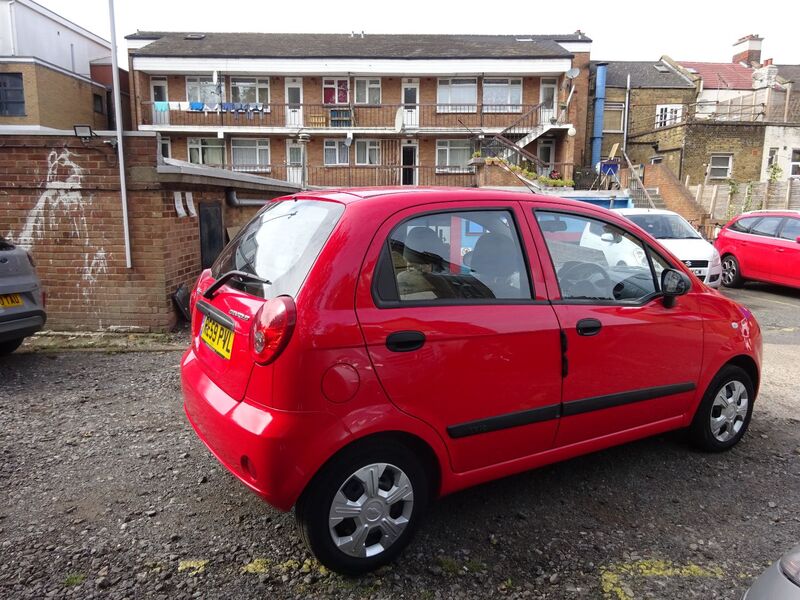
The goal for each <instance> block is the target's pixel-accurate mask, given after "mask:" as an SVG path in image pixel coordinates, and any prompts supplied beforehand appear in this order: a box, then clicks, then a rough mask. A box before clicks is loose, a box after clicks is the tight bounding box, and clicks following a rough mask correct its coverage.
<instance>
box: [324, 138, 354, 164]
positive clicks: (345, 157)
mask: <svg viewBox="0 0 800 600" xmlns="http://www.w3.org/2000/svg"><path fill="white" fill-rule="evenodd" d="M324 149H325V150H324V162H325V166H326V167H336V166H341V165H348V164H350V149H349V148H348V147H347V145H346V144H345V143H344V140H325V146H324Z"/></svg>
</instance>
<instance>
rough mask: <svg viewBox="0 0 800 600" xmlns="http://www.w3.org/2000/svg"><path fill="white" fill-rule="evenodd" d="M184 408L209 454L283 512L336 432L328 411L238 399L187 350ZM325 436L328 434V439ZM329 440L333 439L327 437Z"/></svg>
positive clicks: (183, 365) (335, 422) (337, 427)
mask: <svg viewBox="0 0 800 600" xmlns="http://www.w3.org/2000/svg"><path fill="white" fill-rule="evenodd" d="M181 384H182V387H183V397H184V410H185V411H186V416H187V417H188V419H189V423H190V424H191V425H192V427H193V428H194V430H195V432H196V433H197V435H198V436H199V437H200V439H201V440H202V441H203V443H204V444H205V445H206V446H207V447H208V449H209V450H210V451H211V453H212V454H213V455H214V456H215V457H216V458H217V460H219V461H220V462H221V463H222V464H223V466H225V468H227V469H228V470H229V471H230V472H231V473H233V474H234V475H235V476H236V477H237V478H238V479H239V480H240V481H241V482H242V483H244V484H245V485H246V486H247V487H248V488H250V489H251V490H252V491H253V492H255V493H256V494H257V495H259V496H260V497H261V498H263V499H264V500H266V501H267V502H269V503H270V504H271V505H272V506H274V507H275V508H278V509H279V510H284V511H286V510H289V509H291V507H292V506H293V505H294V503H295V501H296V500H297V498H298V497H299V495H300V494H301V492H302V491H303V488H304V487H305V486H306V484H307V483H308V481H309V480H310V479H311V477H312V476H313V474H314V473H315V472H316V470H317V469H318V468H319V466H320V465H321V464H322V463H323V462H324V461H325V460H326V459H327V458H328V455H327V454H324V453H325V451H326V449H327V448H329V446H328V445H327V444H326V443H325V438H326V437H328V436H329V435H331V434H333V435H334V438H335V437H337V436H338V435H341V434H342V433H343V432H342V431H341V424H340V422H339V420H338V419H336V418H335V417H334V416H333V415H330V414H328V413H304V412H288V411H279V410H274V409H268V408H265V407H262V406H258V405H255V404H253V403H251V402H249V401H248V399H247V398H245V399H244V400H243V401H241V402H239V401H237V400H234V399H233V398H231V397H230V396H229V395H228V394H226V393H225V392H224V391H223V390H222V389H220V388H219V387H218V386H217V385H216V384H215V383H214V382H213V381H211V379H209V377H208V376H207V375H206V374H205V372H204V371H203V369H202V366H201V365H200V363H199V361H198V359H197V357H196V356H195V354H194V351H193V350H192V349H189V350H188V351H187V352H186V354H184V357H183V360H182V362H181ZM329 439H330V438H329ZM331 441H333V440H331Z"/></svg>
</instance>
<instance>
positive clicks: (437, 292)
mask: <svg viewBox="0 0 800 600" xmlns="http://www.w3.org/2000/svg"><path fill="white" fill-rule="evenodd" d="M389 250H390V254H391V262H392V266H393V270H394V276H395V281H396V283H397V292H398V295H399V300H400V301H428V300H430V301H434V302H435V301H446V300H452V299H460V300H487V299H493V298H496V299H530V298H531V297H532V296H531V286H530V283H529V280H528V274H527V271H526V269H525V260H524V258H523V253H522V248H521V246H520V242H519V237H518V236H517V230H516V227H515V226H514V219H513V217H512V216H511V213H510V212H508V211H501V210H484V211H470V212H451V213H432V214H426V215H422V216H419V217H415V218H413V219H409V220H408V221H404V222H403V223H401V224H400V225H399V226H398V227H396V228H395V229H394V231H392V233H391V235H390V236H389Z"/></svg>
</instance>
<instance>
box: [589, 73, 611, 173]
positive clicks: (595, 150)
mask: <svg viewBox="0 0 800 600" xmlns="http://www.w3.org/2000/svg"><path fill="white" fill-rule="evenodd" d="M607 68H608V63H597V75H596V79H595V83H594V129H593V131H592V166H594V165H596V164H597V163H599V162H600V153H601V151H602V148H603V111H604V110H605V108H606V69H607Z"/></svg>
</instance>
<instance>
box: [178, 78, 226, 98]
mask: <svg viewBox="0 0 800 600" xmlns="http://www.w3.org/2000/svg"><path fill="white" fill-rule="evenodd" d="M193 83H194V84H197V86H198V91H199V90H200V89H201V87H200V86H201V85H203V84H206V85H211V86H213V87H214V94H216V93H217V89H219V90H220V94H219V96H220V97H219V98H217V99H216V100H214V102H225V86H224V85H222V86H219V84H215V83H214V81H213V80H212V78H211V75H187V76H186V101H187V102H203V100H200V99H198V100H193V99H192V98H191V96H190V95H189V86H190V85H191V84H193ZM218 86H219V87H218Z"/></svg>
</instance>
